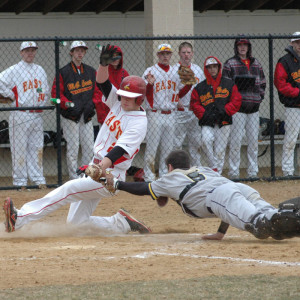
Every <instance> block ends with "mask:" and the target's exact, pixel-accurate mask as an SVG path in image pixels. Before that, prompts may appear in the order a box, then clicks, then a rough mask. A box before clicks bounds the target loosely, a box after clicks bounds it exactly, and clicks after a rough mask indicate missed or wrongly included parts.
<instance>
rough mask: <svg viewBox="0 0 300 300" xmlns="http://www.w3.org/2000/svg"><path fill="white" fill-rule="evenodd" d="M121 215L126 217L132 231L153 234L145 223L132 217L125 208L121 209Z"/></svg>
mask: <svg viewBox="0 0 300 300" xmlns="http://www.w3.org/2000/svg"><path fill="white" fill-rule="evenodd" d="M119 214H121V215H122V216H124V217H125V219H126V221H127V222H128V224H129V226H130V229H131V231H138V232H139V233H142V234H145V233H150V232H152V231H151V229H150V228H149V227H147V226H146V225H145V224H144V223H142V222H141V221H138V220H137V219H136V218H134V217H133V216H132V215H130V214H129V212H128V211H126V210H125V209H124V208H121V209H120V210H119Z"/></svg>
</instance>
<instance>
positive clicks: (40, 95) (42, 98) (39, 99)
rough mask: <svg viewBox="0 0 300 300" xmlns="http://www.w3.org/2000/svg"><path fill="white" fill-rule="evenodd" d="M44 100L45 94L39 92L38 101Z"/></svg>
mask: <svg viewBox="0 0 300 300" xmlns="http://www.w3.org/2000/svg"><path fill="white" fill-rule="evenodd" d="M41 101H45V94H39V98H38V102H41Z"/></svg>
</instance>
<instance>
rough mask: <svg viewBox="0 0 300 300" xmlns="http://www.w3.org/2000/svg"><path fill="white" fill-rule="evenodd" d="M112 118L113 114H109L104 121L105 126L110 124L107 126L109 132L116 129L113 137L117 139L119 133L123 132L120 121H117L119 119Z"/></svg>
mask: <svg viewBox="0 0 300 300" xmlns="http://www.w3.org/2000/svg"><path fill="white" fill-rule="evenodd" d="M113 119H115V116H111V117H110V118H108V119H107V120H106V121H105V124H106V125H107V126H109V125H110V126H109V127H108V128H109V130H110V131H111V132H113V131H116V135H115V138H116V139H118V138H119V137H120V136H121V134H122V133H123V131H122V129H121V121H119V120H115V121H113Z"/></svg>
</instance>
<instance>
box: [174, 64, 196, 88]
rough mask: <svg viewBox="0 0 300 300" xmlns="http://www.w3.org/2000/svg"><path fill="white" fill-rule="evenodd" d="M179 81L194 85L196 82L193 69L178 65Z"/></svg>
mask: <svg viewBox="0 0 300 300" xmlns="http://www.w3.org/2000/svg"><path fill="white" fill-rule="evenodd" d="M178 75H179V77H180V81H181V83H182V84H184V85H194V84H196V83H197V80H196V78H195V74H194V72H193V70H192V69H191V68H189V67H183V66H180V67H179V69H178Z"/></svg>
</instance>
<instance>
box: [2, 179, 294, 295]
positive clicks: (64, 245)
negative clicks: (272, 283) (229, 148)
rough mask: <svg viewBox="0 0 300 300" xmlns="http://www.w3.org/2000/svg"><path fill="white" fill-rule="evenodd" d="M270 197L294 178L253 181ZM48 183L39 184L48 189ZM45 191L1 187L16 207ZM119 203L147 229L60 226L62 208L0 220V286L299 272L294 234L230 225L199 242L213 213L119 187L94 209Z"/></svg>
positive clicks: (286, 194)
mask: <svg viewBox="0 0 300 300" xmlns="http://www.w3.org/2000/svg"><path fill="white" fill-rule="evenodd" d="M249 184H250V185H251V186H252V187H254V188H256V189H257V190H258V191H259V192H260V193H261V195H262V196H263V197H264V198H265V199H266V200H267V201H269V202H271V203H272V204H274V205H275V206H277V205H278V203H279V202H281V201H283V200H286V199H289V198H293V197H297V196H299V182H298V181H283V182H271V183H268V182H254V183H249ZM49 191H50V190H48V191H46V192H49ZM46 192H45V191H37V190H32V191H26V192H17V191H2V192H0V194H1V199H5V197H6V196H11V197H12V199H13V200H14V202H15V205H16V207H17V208H18V207H20V206H21V205H22V204H23V203H25V202H27V201H29V200H33V199H36V198H39V197H41V196H42V195H44V194H45V193H46ZM121 207H124V208H126V209H127V210H129V211H130V212H131V213H132V214H133V215H134V216H135V217H137V218H138V219H140V220H143V221H144V222H145V223H146V224H148V225H150V226H151V228H152V230H153V234H150V235H140V234H136V233H132V234H129V235H125V236H108V235H107V234H103V233H101V232H95V231H92V230H87V229H86V230H82V229H81V230H79V229H78V228H74V227H68V226H66V225H65V223H64V222H65V219H66V215H67V211H68V207H63V208H62V209H60V210H58V211H56V212H55V213H54V214H52V215H50V216H47V217H46V218H44V219H43V220H41V221H39V222H35V223H32V224H29V225H27V226H24V227H23V228H22V229H21V230H20V231H18V232H14V233H11V234H8V233H5V232H4V225H2V222H3V220H4V216H3V213H1V218H0V221H1V225H0V239H1V243H0V268H1V270H2V274H5V276H2V280H1V281H0V289H7V288H18V287H30V286H44V285H63V284H72V285H79V284H84V283H97V282H113V281H135V280H160V279H180V278H196V277H204V276H210V275H222V274H224V275H249V274H266V275H278V276H288V275H294V276H300V238H294V239H290V240H284V241H275V240H272V239H268V240H264V241H260V240H257V239H255V238H254V237H252V236H251V235H250V234H248V233H247V232H242V231H239V230H236V229H234V228H229V230H228V233H227V235H226V237H225V238H224V240H223V241H202V240H201V235H202V234H206V233H213V232H215V231H216V229H217V227H218V225H219V220H218V219H205V220H199V219H193V218H190V217H188V216H186V215H184V214H183V213H182V211H181V209H180V207H179V206H178V205H177V204H176V203H174V202H171V203H170V202H169V204H168V205H167V206H166V207H164V208H159V207H158V206H157V205H156V203H155V202H154V201H152V200H151V199H150V198H149V197H136V196H132V195H129V194H126V193H123V192H121V193H120V194H119V195H118V196H117V197H115V198H110V199H103V201H102V202H101V203H100V204H99V206H98V208H97V210H96V213H95V215H102V216H109V215H112V214H114V213H115V212H116V211H118V209H119V208H121Z"/></svg>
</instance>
